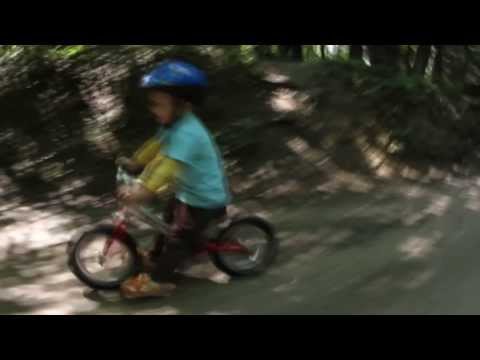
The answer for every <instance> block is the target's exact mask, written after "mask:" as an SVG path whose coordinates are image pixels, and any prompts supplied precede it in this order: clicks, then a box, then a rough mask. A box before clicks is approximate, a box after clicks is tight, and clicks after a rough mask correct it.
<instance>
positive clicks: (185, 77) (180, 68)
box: [142, 61, 207, 126]
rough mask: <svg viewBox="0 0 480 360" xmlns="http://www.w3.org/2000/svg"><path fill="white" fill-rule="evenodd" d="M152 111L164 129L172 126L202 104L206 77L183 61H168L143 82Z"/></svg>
mask: <svg viewBox="0 0 480 360" xmlns="http://www.w3.org/2000/svg"><path fill="white" fill-rule="evenodd" d="M142 87H143V88H145V89H147V90H148V101H149V106H150V111H151V112H152V114H153V115H154V116H155V119H156V120H157V121H158V122H159V123H161V124H162V125H166V126H168V125H170V124H172V123H173V122H174V121H175V120H176V119H178V118H179V117H180V116H182V114H184V113H185V112H186V111H191V110H192V108H193V106H194V105H198V104H200V103H201V102H202V100H203V97H204V93H205V90H206V87H207V78H206V76H205V74H204V73H203V72H202V71H201V70H199V69H198V68H196V67H195V66H193V65H191V64H188V63H186V62H183V61H165V62H163V63H161V64H160V65H159V66H157V68H156V69H155V70H153V71H152V72H151V73H149V74H148V75H146V76H145V77H144V78H143V82H142Z"/></svg>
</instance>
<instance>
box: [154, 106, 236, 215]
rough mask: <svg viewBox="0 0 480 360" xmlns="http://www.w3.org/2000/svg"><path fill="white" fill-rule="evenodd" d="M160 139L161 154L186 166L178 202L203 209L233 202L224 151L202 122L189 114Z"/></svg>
mask: <svg viewBox="0 0 480 360" xmlns="http://www.w3.org/2000/svg"><path fill="white" fill-rule="evenodd" d="M157 137H158V138H159V141H160V142H161V143H162V144H163V146H162V149H161V152H162V154H163V155H165V156H167V157H169V158H170V159H174V160H177V161H179V162H181V163H182V164H183V171H182V172H181V174H180V178H179V179H177V182H178V184H177V189H176V197H177V199H178V200H180V201H182V202H184V203H186V204H188V205H191V206H194V207H199V208H218V207H223V206H226V205H228V204H229V203H230V201H231V196H230V192H229V189H228V183H227V179H226V176H225V171H224V164H223V160H222V156H221V154H220V151H219V149H218V147H217V145H216V144H215V141H214V140H213V138H212V137H211V135H210V133H209V132H208V130H207V129H206V128H205V126H204V125H203V124H202V122H201V121H200V120H199V119H198V118H197V117H196V116H195V115H194V114H193V113H187V114H186V115H184V116H183V117H182V118H181V119H179V120H177V122H175V123H174V124H173V125H172V126H171V127H169V128H163V129H161V130H160V131H159V132H158V134H157Z"/></svg>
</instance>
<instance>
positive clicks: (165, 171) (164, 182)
mask: <svg viewBox="0 0 480 360" xmlns="http://www.w3.org/2000/svg"><path fill="white" fill-rule="evenodd" d="M180 171H181V165H180V163H179V162H177V161H176V160H172V159H169V158H165V157H163V156H161V155H159V156H157V157H155V159H154V160H152V161H151V162H150V163H149V164H148V166H147V167H146V168H145V170H144V171H143V173H142V175H141V176H140V177H139V184H137V185H136V186H134V187H133V188H130V189H128V191H120V193H119V197H120V199H122V200H123V201H125V202H127V203H139V202H145V201H149V200H151V199H153V198H154V197H155V196H156V195H158V194H160V193H162V192H165V191H166V190H167V189H168V188H169V186H170V185H171V184H172V183H173V182H174V181H175V178H176V177H177V176H178V175H179V172H180Z"/></svg>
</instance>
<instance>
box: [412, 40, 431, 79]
mask: <svg viewBox="0 0 480 360" xmlns="http://www.w3.org/2000/svg"><path fill="white" fill-rule="evenodd" d="M431 53H432V45H420V46H419V47H418V50H417V56H416V58H415V65H413V73H414V74H417V75H420V76H423V75H425V70H426V69H427V66H428V60H430V55H431Z"/></svg>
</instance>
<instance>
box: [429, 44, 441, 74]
mask: <svg viewBox="0 0 480 360" xmlns="http://www.w3.org/2000/svg"><path fill="white" fill-rule="evenodd" d="M433 46H434V48H435V50H436V55H435V61H434V63H433V75H432V79H433V81H434V82H438V83H441V82H442V78H443V45H433Z"/></svg>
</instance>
